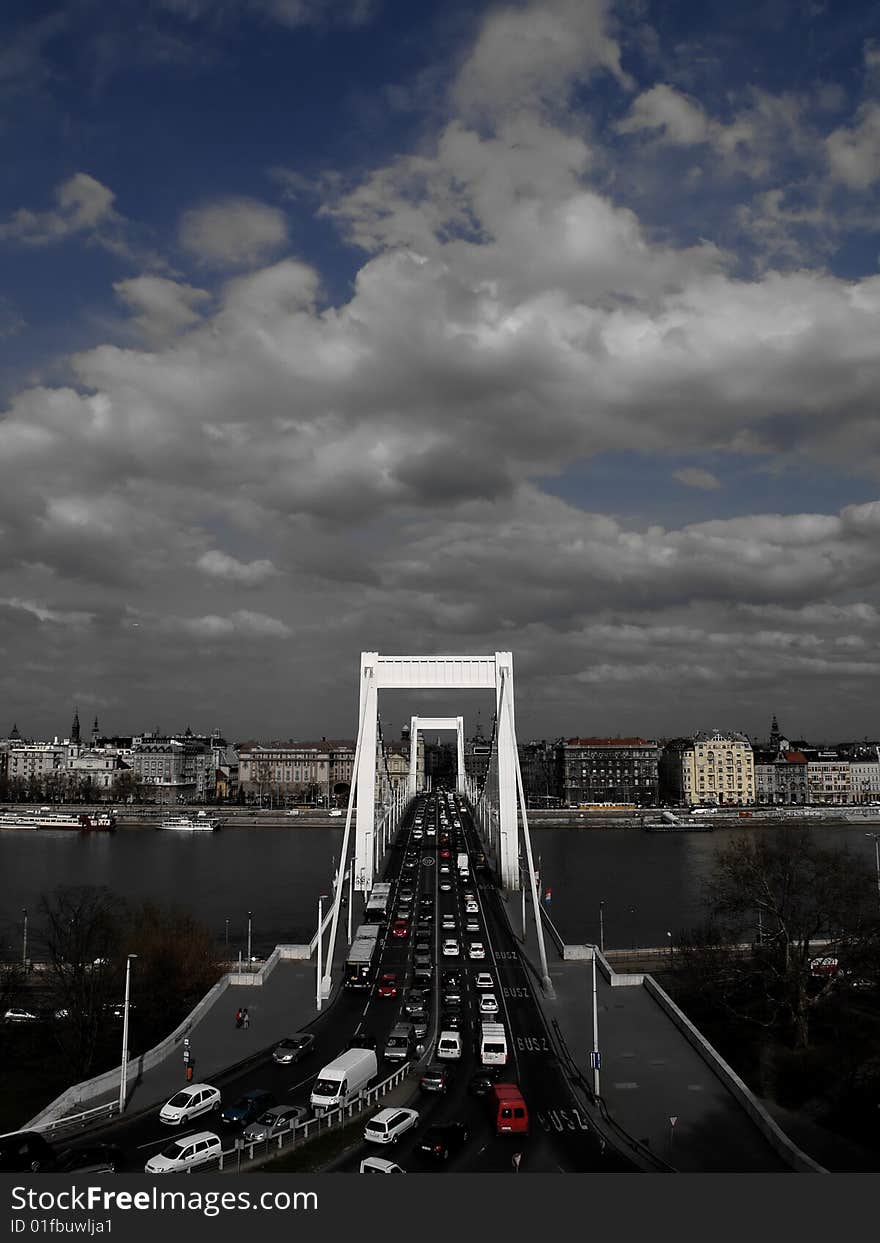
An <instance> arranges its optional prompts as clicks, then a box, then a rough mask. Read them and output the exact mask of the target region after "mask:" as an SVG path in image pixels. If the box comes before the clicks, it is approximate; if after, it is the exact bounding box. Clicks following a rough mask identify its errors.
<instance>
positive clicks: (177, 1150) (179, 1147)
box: [144, 1131, 223, 1174]
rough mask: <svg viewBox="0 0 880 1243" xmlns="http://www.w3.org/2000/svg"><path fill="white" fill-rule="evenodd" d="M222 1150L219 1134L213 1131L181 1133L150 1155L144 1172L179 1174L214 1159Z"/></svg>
mask: <svg viewBox="0 0 880 1243" xmlns="http://www.w3.org/2000/svg"><path fill="white" fill-rule="evenodd" d="M222 1151H223V1144H222V1142H221V1140H220V1136H219V1135H215V1134H214V1132H213V1131H196V1132H195V1134H194V1135H181V1136H179V1138H177V1139H176V1140H174V1142H173V1143H172V1144H169V1145H168V1146H167V1147H166V1148H163V1149H162V1151H161V1152H159V1153H157V1154H156V1156H155V1157H150V1159H149V1161H148V1162H147V1164H146V1165H145V1166H144V1173H145V1174H180V1173H183V1172H184V1171H185V1170H192V1169H195V1168H197V1167H198V1166H200V1165H206V1164H207V1163H208V1162H209V1161H215V1160H216V1159H217V1158H218V1157H219V1156H220V1154H221V1152H222Z"/></svg>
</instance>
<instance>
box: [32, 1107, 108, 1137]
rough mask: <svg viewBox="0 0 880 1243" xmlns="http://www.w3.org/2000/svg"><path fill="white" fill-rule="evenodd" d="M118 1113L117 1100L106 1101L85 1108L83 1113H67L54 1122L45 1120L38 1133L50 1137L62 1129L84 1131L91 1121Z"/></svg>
mask: <svg viewBox="0 0 880 1243" xmlns="http://www.w3.org/2000/svg"><path fill="white" fill-rule="evenodd" d="M118 1113H119V1101H107V1102H105V1104H103V1105H96V1106H95V1107H94V1109H86V1110H85V1111H84V1112H83V1113H79V1114H68V1115H67V1116H66V1117H65V1118H58V1119H57V1120H56V1121H55V1122H47V1123H46V1124H45V1125H43V1126H41V1127H40V1133H41V1134H42V1135H46V1136H49V1137H51V1136H53V1135H59V1134H61V1132H62V1131H64V1132H67V1131H84V1130H85V1129H86V1127H89V1126H91V1125H92V1124H93V1123H95V1122H103V1121H104V1120H105V1119H106V1118H112V1117H113V1116H114V1115H115V1114H118Z"/></svg>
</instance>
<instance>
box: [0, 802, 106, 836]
mask: <svg viewBox="0 0 880 1243" xmlns="http://www.w3.org/2000/svg"><path fill="white" fill-rule="evenodd" d="M115 828H116V815H115V813H114V812H112V811H101V812H80V813H79V814H77V813H75V812H69V811H55V812H53V811H50V810H49V809H48V808H41V809H40V810H39V811H35V812H18V811H3V812H0V829H76V830H77V831H78V832H83V831H89V830H92V829H105V830H113V829H115Z"/></svg>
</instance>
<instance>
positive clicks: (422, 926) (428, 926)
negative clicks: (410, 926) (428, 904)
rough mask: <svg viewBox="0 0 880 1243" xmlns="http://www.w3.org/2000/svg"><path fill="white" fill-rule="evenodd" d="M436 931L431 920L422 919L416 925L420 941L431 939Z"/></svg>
mask: <svg viewBox="0 0 880 1243" xmlns="http://www.w3.org/2000/svg"><path fill="white" fill-rule="evenodd" d="M433 931H434V925H433V924H432V923H431V921H430V919H420V920H419V921H418V923H417V924H416V936H417V937H418V938H419V940H420V941H424V940H425V938H426V937H430V936H431V933H432V932H433Z"/></svg>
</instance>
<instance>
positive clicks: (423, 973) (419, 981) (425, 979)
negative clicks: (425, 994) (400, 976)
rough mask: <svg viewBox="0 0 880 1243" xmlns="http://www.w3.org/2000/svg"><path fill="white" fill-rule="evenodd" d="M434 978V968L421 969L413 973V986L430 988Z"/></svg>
mask: <svg viewBox="0 0 880 1243" xmlns="http://www.w3.org/2000/svg"><path fill="white" fill-rule="evenodd" d="M433 978H434V968H433V966H430V967H419V968H418V969H417V970H415V971H414V972H413V973H412V986H413V988H430V987H431V981H432V980H433Z"/></svg>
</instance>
